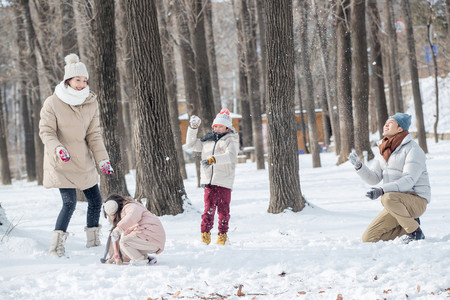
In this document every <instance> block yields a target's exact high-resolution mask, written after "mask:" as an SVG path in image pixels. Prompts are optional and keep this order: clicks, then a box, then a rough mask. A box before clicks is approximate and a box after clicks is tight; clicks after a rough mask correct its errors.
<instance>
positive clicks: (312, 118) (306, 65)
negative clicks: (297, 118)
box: [298, 0, 325, 168]
mask: <svg viewBox="0 0 450 300" xmlns="http://www.w3.org/2000/svg"><path fill="white" fill-rule="evenodd" d="M298 6H299V7H300V12H301V22H300V23H301V25H300V26H301V29H300V32H301V37H300V41H301V52H300V60H301V61H302V65H303V74H304V78H305V82H306V94H307V96H306V101H305V102H306V120H307V122H308V136H309V139H308V142H309V150H310V153H311V154H312V165H313V168H319V167H320V166H321V164H320V148H319V134H318V130H317V122H316V107H315V98H314V84H313V77H312V73H311V63H310V53H311V51H310V50H311V48H310V44H309V38H308V23H310V20H308V18H309V16H310V6H309V3H308V2H307V1H301V0H300V1H298ZM324 130H325V128H324ZM305 146H306V145H305Z"/></svg>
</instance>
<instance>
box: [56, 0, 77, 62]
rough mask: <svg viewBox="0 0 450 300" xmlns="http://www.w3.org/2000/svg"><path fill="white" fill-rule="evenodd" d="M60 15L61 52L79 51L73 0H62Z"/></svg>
mask: <svg viewBox="0 0 450 300" xmlns="http://www.w3.org/2000/svg"><path fill="white" fill-rule="evenodd" d="M60 7H61V15H62V26H61V29H62V52H63V53H62V54H63V57H65V56H66V55H68V54H70V53H79V52H80V51H79V50H78V41H77V31H76V27H75V16H74V11H73V0H62V1H61V3H60Z"/></svg>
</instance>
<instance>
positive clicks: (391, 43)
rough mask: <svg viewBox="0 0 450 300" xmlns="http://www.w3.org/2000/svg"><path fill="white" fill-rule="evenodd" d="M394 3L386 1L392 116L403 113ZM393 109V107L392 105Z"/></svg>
mask: <svg viewBox="0 0 450 300" xmlns="http://www.w3.org/2000/svg"><path fill="white" fill-rule="evenodd" d="M393 5H394V4H393V2H392V1H386V6H385V9H386V33H387V38H388V47H389V48H388V51H389V67H390V72H389V73H390V81H391V82H390V86H389V88H390V89H392V94H393V97H394V98H393V99H389V101H393V102H394V105H393V108H394V111H393V112H392V111H391V114H392V115H393V114H395V113H396V112H403V97H402V86H401V81H400V70H399V66H398V46H397V33H396V32H395V24H394V21H395V18H394V8H393ZM391 107H392V105H391Z"/></svg>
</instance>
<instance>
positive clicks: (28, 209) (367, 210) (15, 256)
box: [0, 85, 450, 300]
mask: <svg viewBox="0 0 450 300" xmlns="http://www.w3.org/2000/svg"><path fill="white" fill-rule="evenodd" d="M424 86H425V88H423V89H422V91H424V90H425V91H428V90H429V89H428V88H426V85H424ZM443 90H444V92H445V89H444V88H442V89H441V92H442V91H443ZM445 93H446V94H442V95H441V99H442V102H441V103H444V104H445V103H446V104H445V105H444V104H443V107H442V109H441V113H442V112H443V111H444V113H443V115H442V118H441V120H444V121H445V116H448V115H450V111H449V110H450V105H449V104H448V101H449V96H448V95H449V94H450V91H448V90H447V92H445ZM433 101H434V99H433V98H432V97H424V102H425V104H424V111H425V112H426V118H425V119H426V120H427V119H429V118H430V116H429V114H430V113H432V111H431V110H429V109H425V107H432V105H433V103H434V102H433ZM445 101H446V102H445ZM428 102H429V103H428ZM445 111H446V113H445ZM411 113H412V112H411ZM444 121H442V122H441V121H440V124H441V125H440V127H439V128H440V130H438V131H439V132H450V126H449V124H450V121H449V123H448V124H447V123H444ZM413 127H414V120H413V124H412V128H413ZM426 128H427V131H430V130H429V129H428V128H429V125H426ZM442 128H445V129H442ZM447 128H448V129H447ZM441 130H442V131H441ZM427 143H428V150H429V154H427V166H428V171H429V174H430V180H431V187H432V200H431V204H430V205H429V206H428V208H427V211H426V212H425V214H424V215H423V216H422V217H421V221H422V226H421V227H422V229H423V231H424V233H425V235H426V239H425V240H423V241H418V242H413V243H410V244H408V245H405V244H403V243H402V242H401V240H400V239H397V240H394V241H390V242H378V243H362V242H361V235H362V233H363V232H364V230H365V229H366V227H367V226H368V224H369V223H370V222H371V221H372V219H373V218H374V217H375V216H376V215H377V214H378V213H379V212H380V211H381V209H382V205H381V203H380V201H379V200H376V201H371V200H369V199H368V198H366V197H365V196H364V195H365V193H366V191H368V190H369V189H370V186H369V185H367V184H365V183H363V182H362V181H361V180H360V179H359V177H358V176H357V175H356V174H355V172H354V169H353V167H352V166H351V165H350V163H348V162H347V163H345V164H342V165H340V166H336V161H337V158H336V156H335V154H334V153H322V154H321V163H322V167H321V168H312V163H311V156H310V155H300V156H299V158H300V181H301V189H302V193H303V195H304V197H305V198H306V199H307V201H308V203H309V205H308V206H307V207H305V209H304V210H303V211H301V212H299V213H293V212H291V211H286V212H284V213H281V214H276V215H275V214H269V213H267V208H268V205H269V195H270V191H269V182H268V180H269V179H268V171H267V168H266V170H256V165H255V163H251V162H248V163H245V164H238V166H237V171H236V183H235V188H234V190H233V192H232V202H231V219H230V231H229V237H230V241H231V244H229V245H227V246H225V247H223V246H219V245H216V244H214V243H211V244H210V245H209V246H206V245H204V244H203V243H202V242H201V241H200V221H201V219H200V216H201V212H202V210H203V200H202V199H203V190H202V189H201V188H197V187H196V182H197V180H196V178H195V170H194V166H193V165H192V164H189V165H187V171H188V176H189V178H188V179H187V180H185V182H184V183H185V187H186V191H187V194H188V196H189V199H190V203H191V204H190V205H186V210H185V212H184V213H183V214H180V215H177V216H163V217H161V221H162V223H163V225H164V227H165V229H166V234H167V243H166V250H165V251H164V252H163V253H162V254H161V255H159V256H158V264H156V265H153V266H115V265H105V264H101V263H100V258H101V257H103V254H104V249H105V248H104V246H103V245H105V243H106V239H107V229H108V228H109V225H108V223H107V221H106V219H104V218H102V219H101V223H102V225H103V227H104V229H103V238H102V243H103V245H102V246H101V247H96V248H90V249H87V248H85V232H84V230H83V229H84V226H85V220H86V209H87V204H86V203H78V205H77V209H76V211H75V213H74V215H73V218H72V221H71V223H70V225H69V229H68V231H69V232H70V236H69V238H68V240H67V243H66V249H67V250H66V254H67V257H66V258H58V257H54V256H50V255H48V254H47V251H48V246H49V244H50V238H51V231H52V230H53V228H54V224H55V222H56V217H57V214H58V213H59V210H60V206H61V200H60V195H59V192H58V190H57V189H50V190H47V189H44V188H43V187H41V186H37V185H36V183H35V182H31V183H29V182H26V181H15V182H14V183H13V185H11V186H0V195H1V198H0V204H1V206H2V207H3V209H4V212H3V211H2V209H1V208H0V221H1V222H3V225H2V226H0V299H2V300H3V299H5V300H9V299H34V300H38V299H45V300H48V299H124V300H125V299H155V298H158V299H162V298H164V299H177V298H183V299H333V300H334V299H337V298H338V295H339V294H340V295H342V298H343V299H346V300H347V299H448V298H449V297H450V184H449V183H450V141H439V143H437V144H436V143H434V140H432V139H428V140H427ZM373 150H374V151H375V152H376V151H377V150H376V149H375V148H374V149H373ZM127 183H128V186H129V189H130V192H131V193H134V188H135V180H134V176H133V174H132V173H130V174H128V175H127ZM4 214H6V217H7V220H6V219H5V216H4ZM212 236H213V238H214V240H215V238H216V236H217V221H216V226H215V229H214V230H213V231H212ZM239 290H240V292H241V293H239ZM244 294H245V295H244ZM238 295H241V297H239V296H238Z"/></svg>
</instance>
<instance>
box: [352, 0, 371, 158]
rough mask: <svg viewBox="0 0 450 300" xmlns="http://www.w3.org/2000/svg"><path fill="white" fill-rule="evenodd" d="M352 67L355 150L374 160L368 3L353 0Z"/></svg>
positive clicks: (361, 155) (361, 156)
mask: <svg viewBox="0 0 450 300" xmlns="http://www.w3.org/2000/svg"><path fill="white" fill-rule="evenodd" d="M350 19H351V22H352V44H353V52H352V65H353V71H354V72H355V73H354V74H355V75H354V76H352V83H353V94H352V99H353V105H354V106H353V109H354V133H355V137H357V138H355V149H356V153H357V154H358V155H359V157H360V158H361V159H362V160H364V157H363V151H367V160H372V159H373V158H374V154H373V152H372V149H371V147H370V140H369V72H368V69H367V68H368V67H367V64H368V59H367V38H366V1H365V0H352V8H351V17H350Z"/></svg>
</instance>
